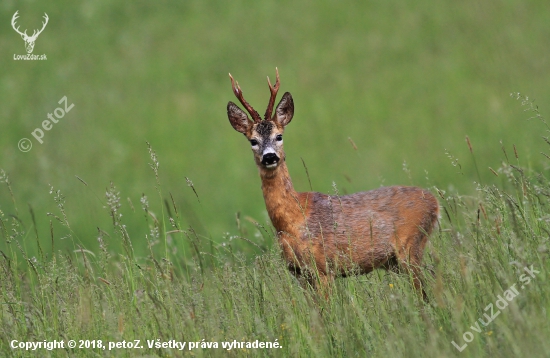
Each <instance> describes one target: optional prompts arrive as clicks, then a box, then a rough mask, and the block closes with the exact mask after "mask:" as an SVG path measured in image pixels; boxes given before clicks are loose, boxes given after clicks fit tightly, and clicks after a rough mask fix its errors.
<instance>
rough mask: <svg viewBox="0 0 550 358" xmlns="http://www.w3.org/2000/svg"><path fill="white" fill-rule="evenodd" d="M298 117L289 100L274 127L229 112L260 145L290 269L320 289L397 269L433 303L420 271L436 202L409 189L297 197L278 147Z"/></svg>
mask: <svg viewBox="0 0 550 358" xmlns="http://www.w3.org/2000/svg"><path fill="white" fill-rule="evenodd" d="M271 102H272V101H271V100H270V104H271ZM239 111H240V112H239ZM293 114H294V103H293V100H292V96H291V95H290V93H285V95H284V96H283V99H282V100H281V102H280V103H279V105H278V106H277V108H276V110H275V114H274V116H273V118H272V119H270V121H271V122H272V123H270V124H272V125H267V124H268V123H262V122H260V123H257V122H255V123H252V122H251V121H249V120H248V119H247V120H246V122H244V121H243V115H244V116H245V117H246V114H245V113H244V112H242V111H241V110H240V109H239V108H238V107H237V106H236V105H235V104H233V103H232V102H230V103H229V104H228V116H229V120H230V122H231V124H232V125H233V127H234V128H235V129H236V130H237V131H239V132H241V133H243V134H244V135H245V136H246V137H247V138H248V139H249V140H252V139H254V140H256V141H257V145H256V146H253V147H252V148H253V152H254V157H255V161H256V164H257V166H258V168H259V171H260V177H261V180H262V192H263V195H264V200H265V204H266V208H267V212H268V214H269V217H270V219H271V222H272V224H273V226H274V227H275V229H276V230H277V237H278V240H279V244H280V246H281V249H282V251H283V256H284V258H285V259H286V261H287V262H288V265H289V269H290V270H292V271H293V272H294V273H296V274H298V275H306V277H308V278H309V280H310V282H311V283H312V284H314V285H315V286H317V282H316V280H315V279H314V277H313V273H314V272H318V274H319V277H318V278H319V283H320V284H321V286H322V287H321V288H322V289H324V287H325V285H326V283H327V282H328V281H329V279H331V278H333V277H334V276H335V275H344V276H345V275H347V274H350V273H368V272H370V271H372V270H373V269H375V268H385V269H391V268H393V267H394V266H395V263H397V264H398V266H399V267H400V268H403V269H405V271H406V272H409V273H411V276H412V277H413V283H414V286H415V287H416V289H418V290H419V292H421V293H422V295H423V296H424V298H426V295H425V292H424V290H423V288H422V281H421V272H420V266H421V263H422V255H423V253H424V248H425V246H426V243H427V241H428V236H429V235H430V233H431V232H432V230H433V228H434V225H435V224H436V222H437V218H438V214H439V205H438V202H437V200H436V198H435V197H434V196H433V195H432V194H431V193H430V192H428V191H426V190H423V189H421V188H416V187H405V186H393V187H383V188H379V189H375V190H371V191H366V192H360V193H355V194H351V195H346V196H333V195H325V194H321V193H316V192H305V193H298V192H296V191H295V190H294V187H293V185H292V181H291V179H290V175H289V173H288V169H287V166H286V163H285V154H284V151H283V148H282V140H280V141H277V140H276V137H277V135H282V134H283V132H284V127H285V126H286V125H287V124H288V123H289V122H290V121H291V119H292V116H293ZM264 122H265V121H264ZM266 128H269V130H267V129H266ZM266 149H269V150H270V153H271V152H273V153H276V155H277V156H278V158H280V160H279V162H278V163H277V165H276V167H274V168H268V167H266V166H265V165H263V164H262V159H263V156H264V155H265V153H266Z"/></svg>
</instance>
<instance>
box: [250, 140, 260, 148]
mask: <svg viewBox="0 0 550 358" xmlns="http://www.w3.org/2000/svg"><path fill="white" fill-rule="evenodd" d="M250 145H252V146H253V147H255V146H257V145H258V141H257V140H256V139H251V140H250Z"/></svg>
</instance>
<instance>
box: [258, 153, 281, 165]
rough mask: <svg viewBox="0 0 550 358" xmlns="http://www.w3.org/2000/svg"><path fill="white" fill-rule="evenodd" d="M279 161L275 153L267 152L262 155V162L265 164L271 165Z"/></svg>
mask: <svg viewBox="0 0 550 358" xmlns="http://www.w3.org/2000/svg"><path fill="white" fill-rule="evenodd" d="M278 162H279V157H278V156H277V154H275V153H267V154H264V156H263V157H262V164H263V165H265V166H269V165H273V164H276V163H278Z"/></svg>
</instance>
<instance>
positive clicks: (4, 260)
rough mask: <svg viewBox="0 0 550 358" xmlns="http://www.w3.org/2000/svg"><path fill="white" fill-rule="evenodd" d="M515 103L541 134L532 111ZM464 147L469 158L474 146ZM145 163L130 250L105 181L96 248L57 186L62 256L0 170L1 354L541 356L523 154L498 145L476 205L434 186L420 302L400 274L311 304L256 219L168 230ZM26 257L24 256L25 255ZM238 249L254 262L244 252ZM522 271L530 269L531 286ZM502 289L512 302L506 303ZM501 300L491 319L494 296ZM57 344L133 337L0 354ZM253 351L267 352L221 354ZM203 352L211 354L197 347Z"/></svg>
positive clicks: (538, 190) (349, 281)
mask: <svg viewBox="0 0 550 358" xmlns="http://www.w3.org/2000/svg"><path fill="white" fill-rule="evenodd" d="M520 99H521V100H522V101H523V103H524V104H525V105H526V106H527V107H526V108H527V109H528V110H529V111H531V112H532V113H534V117H536V118H538V119H541V120H542V121H543V124H546V122H544V119H543V118H542V117H541V116H540V114H539V112H538V109H537V108H536V107H535V106H534V105H533V103H532V102H530V101H529V100H528V99H526V98H524V97H521V98H520ZM547 128H548V127H547ZM545 140H546V139H545ZM465 145H466V144H465ZM468 145H469V146H470V147H469V150H470V151H471V153H472V156H473V158H474V159H475V158H476V150H475V146H474V147H472V146H471V143H468ZM149 154H150V166H151V168H152V170H153V173H154V178H152V179H151V180H152V181H153V182H155V183H156V188H157V192H156V194H155V195H151V196H150V197H147V196H145V195H144V196H143V197H142V200H141V202H140V204H139V205H138V204H137V203H134V204H133V206H134V210H135V211H136V212H141V215H142V217H143V218H142V220H143V221H144V222H145V223H146V226H147V227H148V229H147V230H146V231H145V232H142V235H141V236H140V237H139V238H135V237H131V236H130V235H129V234H128V231H129V230H128V227H127V226H126V223H125V216H124V215H121V207H123V206H129V205H131V204H130V203H128V202H125V201H124V200H123V199H122V198H123V195H122V194H121V193H120V192H119V190H120V189H119V188H117V187H116V186H115V185H114V184H111V185H110V186H109V187H108V188H107V190H106V193H105V197H104V198H98V201H99V202H98V204H97V205H98V206H101V207H102V208H101V210H103V213H104V215H105V216H107V217H109V221H110V226H109V227H100V228H98V229H97V235H96V238H97V243H98V244H97V246H96V247H95V248H90V247H84V246H83V245H82V243H81V242H80V239H79V238H78V236H77V235H75V234H74V232H73V228H72V226H71V223H70V221H69V220H68V219H67V217H68V213H67V210H66V208H65V197H64V195H63V193H62V192H60V191H59V190H56V189H55V188H52V189H51V191H50V194H51V195H52V198H51V199H52V200H53V201H54V202H55V204H56V207H57V209H56V212H53V213H50V214H49V215H50V218H51V221H52V222H54V221H57V222H58V223H59V224H60V226H61V228H62V229H63V230H64V231H63V235H64V237H65V240H70V242H71V243H72V246H73V248H72V249H71V250H59V249H57V248H56V243H57V242H58V241H59V239H60V233H58V232H57V231H56V230H57V229H54V227H56V226H54V225H53V224H51V225H50V229H47V230H46V229H41V230H36V227H35V226H34V225H33V222H32V221H31V222H23V221H21V220H20V218H19V214H20V213H21V212H22V211H24V210H28V208H24V207H21V206H19V205H18V204H17V203H18V201H17V200H16V198H17V191H18V188H17V186H18V185H17V184H18V183H17V182H11V181H10V179H9V176H8V175H7V174H6V173H5V172H2V176H1V180H2V183H3V186H2V189H1V190H3V191H5V192H6V193H8V194H7V195H8V196H10V197H11V198H12V201H13V203H14V204H15V205H16V210H15V211H14V213H11V214H10V213H6V212H0V232H1V237H2V240H3V241H4V242H3V245H2V250H1V251H0V270H1V279H0V307H1V308H0V355H2V356H14V357H27V356H44V357H48V356H51V357H65V356H67V355H69V356H75V357H80V356H82V357H96V356H105V357H134V356H136V357H137V356H146V357H156V356H159V357H168V356H199V357H202V356H204V357H218V356H235V357H241V356H262V357H281V356H286V357H366V356H368V357H453V356H460V357H517V356H532V357H545V356H547V354H548V353H547V352H548V351H549V350H550V343H549V341H548V339H547V338H548V337H549V336H550V328H549V326H548V324H547V322H548V320H549V319H550V317H549V309H550V284H549V275H548V273H549V272H550V261H549V260H548V258H549V249H550V247H549V245H550V243H549V241H548V240H549V236H550V181H549V180H548V178H547V177H546V176H545V175H544V174H543V173H540V172H536V171H532V170H530V169H529V168H526V167H525V166H523V165H522V162H523V159H522V154H521V148H516V147H515V146H512V147H510V146H503V147H502V164H501V165H500V166H499V167H495V168H491V169H490V170H489V172H491V173H492V174H491V175H492V177H491V178H490V179H489V180H483V184H481V183H478V184H477V188H476V191H475V193H474V194H471V195H462V194H460V193H459V192H452V191H449V190H445V189H442V188H437V187H433V188H432V189H433V192H434V194H436V195H437V196H438V197H439V200H440V204H441V207H442V215H441V219H440V225H439V228H438V230H436V232H435V233H434V234H433V235H432V237H431V240H430V243H429V245H428V247H427V249H426V255H425V261H426V264H427V265H428V266H430V267H431V269H430V271H433V272H434V275H433V276H432V275H431V274H430V273H429V272H428V271H426V276H427V293H428V296H429V298H430V302H429V303H424V302H423V301H422V300H421V299H419V297H418V295H416V294H415V292H414V289H413V287H412V285H411V282H410V280H409V277H407V276H406V275H401V274H396V273H392V272H386V271H380V270H377V271H374V272H373V273H371V274H370V275H367V276H355V277H349V278H340V279H337V280H336V281H335V282H334V287H333V289H332V294H331V296H330V299H328V300H325V299H324V298H323V297H319V295H318V294H317V293H316V292H315V291H313V290H312V289H311V288H310V287H307V286H305V287H304V286H301V285H300V284H299V283H298V281H297V280H296V279H295V278H294V277H293V276H292V275H291V274H290V273H289V272H288V270H286V268H285V267H286V265H285V264H284V262H282V260H281V257H280V254H279V250H278V248H277V246H276V245H275V244H274V242H275V238H274V237H273V232H272V230H270V229H269V227H268V226H267V227H264V226H263V225H261V224H258V223H256V229H255V231H254V232H246V231H244V228H243V227H242V225H241V224H242V223H241V221H242V220H245V218H241V217H237V220H236V222H237V224H236V225H237V231H239V230H240V231H241V234H240V235H231V234H227V235H226V236H224V237H223V238H221V240H220V239H219V238H210V237H204V236H201V235H198V234H197V233H196V232H195V230H194V229H193V228H192V227H189V226H185V225H183V224H182V210H181V208H180V207H178V206H177V205H176V204H175V202H174V200H172V199H171V197H172V193H166V192H164V191H163V188H162V185H160V179H159V178H160V177H161V176H162V170H159V168H160V165H159V159H158V158H157V155H156V153H155V152H154V151H153V149H151V148H149ZM541 158H542V156H541ZM161 159H162V158H161ZM543 159H544V158H543ZM544 160H546V159H544ZM470 165H473V163H472V164H470ZM543 165H545V166H546V165H547V164H543ZM479 170H485V169H483V168H479ZM85 185H86V183H83V190H85ZM190 185H192V183H190ZM121 190H122V191H123V190H124V188H122V189H121ZM197 200H200V194H199V195H197ZM153 207H155V208H156V209H155V210H153V209H152V208H153ZM78 209H79V210H88V209H89V208H87V207H81V208H78ZM154 211H155V212H156V213H154ZM139 240H145V241H146V245H147V248H148V253H147V254H146V255H138V254H136V252H135V250H134V245H135V244H136V241H139ZM31 246H33V247H34V249H35V250H33V252H34V251H36V252H37V254H36V255H33V256H30V255H28V254H27V249H28V248H29V247H31ZM245 248H248V249H249V250H251V251H252V252H254V254H253V255H245V254H244V252H245ZM525 268H529V269H533V270H536V271H538V272H537V273H533V274H532V275H531V276H529V274H528V272H527V271H525ZM522 275H524V276H522ZM525 275H528V276H525ZM525 277H529V278H530V280H529V282H528V283H527V282H526V279H525ZM510 289H516V290H517V291H518V293H517V295H512V296H515V297H511V296H510V292H511V291H510ZM506 292H507V293H506ZM506 295H508V296H507V297H508V298H509V301H506V303H507V304H506V306H505V307H504V304H503V302H498V300H499V299H501V298H500V297H504V296H506ZM497 304H498V305H499V306H500V307H502V308H501V309H499V308H498V307H497ZM489 305H492V309H493V313H491V311H490V309H491V307H490V306H489ZM497 312H500V313H498V316H496V317H494V320H492V322H490V323H488V321H489V320H488V317H490V316H491V315H493V316H494V315H495V314H497ZM485 314H487V315H488V316H485ZM480 319H481V320H480ZM482 321H483V322H485V323H487V325H486V326H485V325H484V324H482V323H480V322H482ZM476 322H477V323H476ZM476 330H478V331H479V332H477V331H476ZM71 339H72V340H76V341H77V343H78V341H79V340H94V341H96V342H95V344H98V342H97V341H98V340H101V341H102V344H103V345H104V346H108V342H124V341H126V342H133V341H134V340H136V339H138V340H140V344H141V345H142V346H143V348H141V349H129V348H118V349H113V350H110V351H109V350H103V349H101V348H95V349H93V348H87V349H86V348H82V349H78V348H74V349H68V348H67V349H57V350H53V351H47V350H39V351H35V352H30V351H24V350H22V349H12V348H11V347H10V344H11V341H12V340H17V341H22V342H25V341H44V340H47V341H53V340H64V341H65V342H67V341H68V340H71ZM157 339H158V340H159V342H168V341H170V340H176V341H178V342H195V345H196V346H197V347H198V348H193V349H191V350H189V349H188V347H186V348H185V349H184V350H182V351H179V350H176V349H171V348H148V345H147V340H154V341H156V340H157ZM465 339H466V340H465ZM256 340H259V341H261V342H272V343H273V342H277V343H278V344H279V345H280V348H273V349H254V348H246V346H245V347H243V348H234V349H231V350H227V349H223V348H222V347H221V345H222V342H234V341H237V342H254V341H256ZM206 342H217V343H218V345H219V348H200V346H201V344H206ZM452 342H455V344H456V346H458V347H461V349H463V350H462V351H461V352H460V351H459V350H458V349H457V348H456V347H455V345H453V343H452ZM466 343H467V345H466V346H464V344H466ZM188 344H189V343H188Z"/></svg>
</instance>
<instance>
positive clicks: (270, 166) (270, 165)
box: [265, 163, 277, 169]
mask: <svg viewBox="0 0 550 358" xmlns="http://www.w3.org/2000/svg"><path fill="white" fill-rule="evenodd" d="M276 166H277V163H273V164H268V165H266V166H265V167H266V168H269V169H271V168H275V167H276Z"/></svg>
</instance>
